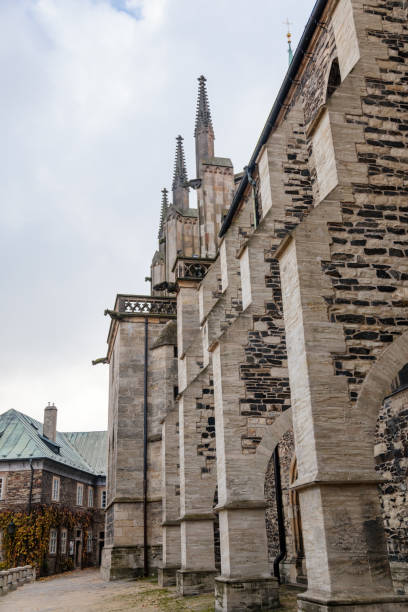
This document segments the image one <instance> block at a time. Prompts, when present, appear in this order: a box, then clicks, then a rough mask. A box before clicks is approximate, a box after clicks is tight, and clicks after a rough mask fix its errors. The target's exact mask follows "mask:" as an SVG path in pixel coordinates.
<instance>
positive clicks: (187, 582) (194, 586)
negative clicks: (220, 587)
mask: <svg viewBox="0 0 408 612" xmlns="http://www.w3.org/2000/svg"><path fill="white" fill-rule="evenodd" d="M217 573H218V572H217V571H216V570H215V569H214V570H208V569H203V570H200V569H194V570H188V569H181V570H177V574H176V576H177V591H178V593H180V595H183V596H185V595H199V594H200V593H211V592H213V590H214V579H215V576H216V575H217Z"/></svg>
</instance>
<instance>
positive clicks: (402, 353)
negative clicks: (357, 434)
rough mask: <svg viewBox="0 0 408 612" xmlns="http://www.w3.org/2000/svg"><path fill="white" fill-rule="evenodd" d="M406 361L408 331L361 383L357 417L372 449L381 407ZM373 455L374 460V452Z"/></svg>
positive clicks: (378, 361) (387, 349) (381, 355)
mask: <svg viewBox="0 0 408 612" xmlns="http://www.w3.org/2000/svg"><path fill="white" fill-rule="evenodd" d="M406 363H408V332H405V333H404V334H402V335H401V336H399V337H398V338H397V339H396V340H394V342H393V343H392V344H390V346H388V347H387V348H386V349H385V350H384V351H383V352H382V353H381V354H380V356H379V357H378V358H377V360H376V362H375V363H374V365H373V366H372V368H371V370H370V371H369V373H368V374H367V376H366V378H365V380H364V382H363V384H362V385H361V390H360V393H359V396H358V399H357V404H356V409H355V413H356V416H357V418H358V419H359V420H360V421H363V422H364V429H365V433H366V434H367V435H368V436H369V439H370V442H371V450H372V449H373V448H374V437H375V430H376V425H377V418H378V412H379V407H380V406H381V404H382V402H383V399H384V397H386V396H387V395H389V394H390V393H391V391H392V388H391V385H392V381H393V380H394V379H395V378H396V376H398V373H399V371H400V370H401V369H402V368H403V367H404V366H405V364H406ZM371 456H372V461H374V459H373V456H374V455H373V452H371Z"/></svg>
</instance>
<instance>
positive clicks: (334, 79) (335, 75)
mask: <svg viewBox="0 0 408 612" xmlns="http://www.w3.org/2000/svg"><path fill="white" fill-rule="evenodd" d="M340 83H341V75H340V66H339V60H338V59H337V57H336V58H334V60H333V62H332V65H331V68H330V74H329V80H328V83H327V92H326V100H328V99H329V98H330V97H331V96H332V95H333V94H334V92H335V91H336V89H337V88H338V86H339V85H340Z"/></svg>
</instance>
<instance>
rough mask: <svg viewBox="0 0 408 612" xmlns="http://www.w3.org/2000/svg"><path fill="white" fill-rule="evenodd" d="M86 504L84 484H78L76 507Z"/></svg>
mask: <svg viewBox="0 0 408 612" xmlns="http://www.w3.org/2000/svg"><path fill="white" fill-rule="evenodd" d="M83 504H84V485H83V484H82V483H79V482H78V483H77V490H76V505H77V506H83Z"/></svg>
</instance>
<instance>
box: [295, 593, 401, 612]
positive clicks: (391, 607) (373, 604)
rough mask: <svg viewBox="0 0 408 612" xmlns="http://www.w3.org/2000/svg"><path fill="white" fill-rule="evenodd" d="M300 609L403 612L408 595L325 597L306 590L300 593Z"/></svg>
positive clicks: (307, 611)
mask: <svg viewBox="0 0 408 612" xmlns="http://www.w3.org/2000/svg"><path fill="white" fill-rule="evenodd" d="M298 605H299V610H300V611H304V612H327V611H328V610H332V609H337V608H345V609H346V611H347V612H363V611H365V610H367V612H369V611H370V612H374V610H375V611H378V612H380V611H381V612H403V610H407V609H408V596H399V595H385V596H384V595H383V596H381V595H378V596H375V595H374V596H371V597H358V596H355V597H338V598H333V597H327V598H326V597H324V596H321V595H313V592H310V594H308V592H307V591H306V592H305V593H300V594H299V595H298Z"/></svg>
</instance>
